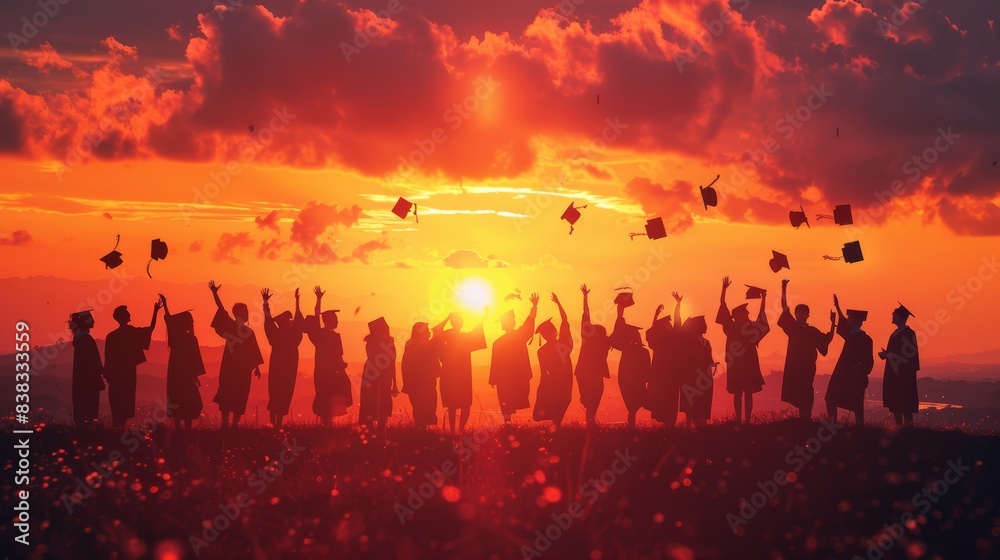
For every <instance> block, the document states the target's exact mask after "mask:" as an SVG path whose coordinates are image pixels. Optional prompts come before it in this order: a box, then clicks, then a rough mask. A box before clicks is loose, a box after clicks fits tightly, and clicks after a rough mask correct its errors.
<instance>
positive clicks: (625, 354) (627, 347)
mask: <svg viewBox="0 0 1000 560" xmlns="http://www.w3.org/2000/svg"><path fill="white" fill-rule="evenodd" d="M624 328H625V321H624V319H619V320H618V321H617V322H616V323H615V330H614V331H612V333H611V344H612V347H613V348H614V349H615V350H619V351H620V352H621V353H622V356H621V359H620V360H619V361H618V388H619V389H620V390H621V393H622V400H624V401H625V408H626V409H628V411H629V412H636V411H638V410H639V409H640V408H642V407H644V406H648V400H649V392H648V391H647V389H646V384H647V383H648V382H649V364H650V354H649V350H648V349H646V347H645V346H643V345H642V341H641V340H635V341H632V342H629V341H628V340H626V339H625V338H624V334H623V332H622V329H624Z"/></svg>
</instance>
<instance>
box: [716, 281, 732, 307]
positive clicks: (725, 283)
mask: <svg viewBox="0 0 1000 560" xmlns="http://www.w3.org/2000/svg"><path fill="white" fill-rule="evenodd" d="M730 285H732V281H730V280H729V277H728V276H725V277H723V278H722V295H720V296H719V303H721V304H722V305H726V290H728V289H729V286H730Z"/></svg>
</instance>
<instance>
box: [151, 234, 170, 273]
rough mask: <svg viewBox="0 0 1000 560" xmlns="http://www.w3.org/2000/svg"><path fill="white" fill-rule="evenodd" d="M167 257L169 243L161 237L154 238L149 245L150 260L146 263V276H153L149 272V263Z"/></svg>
mask: <svg viewBox="0 0 1000 560" xmlns="http://www.w3.org/2000/svg"><path fill="white" fill-rule="evenodd" d="M165 258H167V244H166V243H165V242H163V241H160V240H159V239H154V240H153V242H152V243H151V244H150V247H149V262H147V263H146V276H149V277H150V278H152V277H153V275H152V274H150V273H149V265H151V264H153V261H158V260H161V259H165Z"/></svg>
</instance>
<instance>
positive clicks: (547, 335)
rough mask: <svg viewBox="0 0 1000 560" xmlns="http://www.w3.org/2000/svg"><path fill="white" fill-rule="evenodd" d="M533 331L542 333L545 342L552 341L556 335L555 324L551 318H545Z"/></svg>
mask: <svg viewBox="0 0 1000 560" xmlns="http://www.w3.org/2000/svg"><path fill="white" fill-rule="evenodd" d="M535 333H536V334H540V335H542V339H543V340H545V342H554V341H555V340H556V337H557V335H558V331H556V326H555V325H553V324H552V319H546V320H545V321H544V322H542V324H541V325H538V328H537V329H535Z"/></svg>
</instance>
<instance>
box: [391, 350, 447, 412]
mask: <svg viewBox="0 0 1000 560" xmlns="http://www.w3.org/2000/svg"><path fill="white" fill-rule="evenodd" d="M440 346H441V344H440V341H438V340H434V339H431V340H409V341H407V343H406V347H405V348H404V349H403V360H402V362H401V363H400V368H401V369H402V374H403V389H402V392H403V393H406V395H407V396H408V397H410V405H411V406H412V407H413V423H414V424H416V425H417V426H430V425H434V424H437V380H438V377H441V362H440V356H441V351H440Z"/></svg>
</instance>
